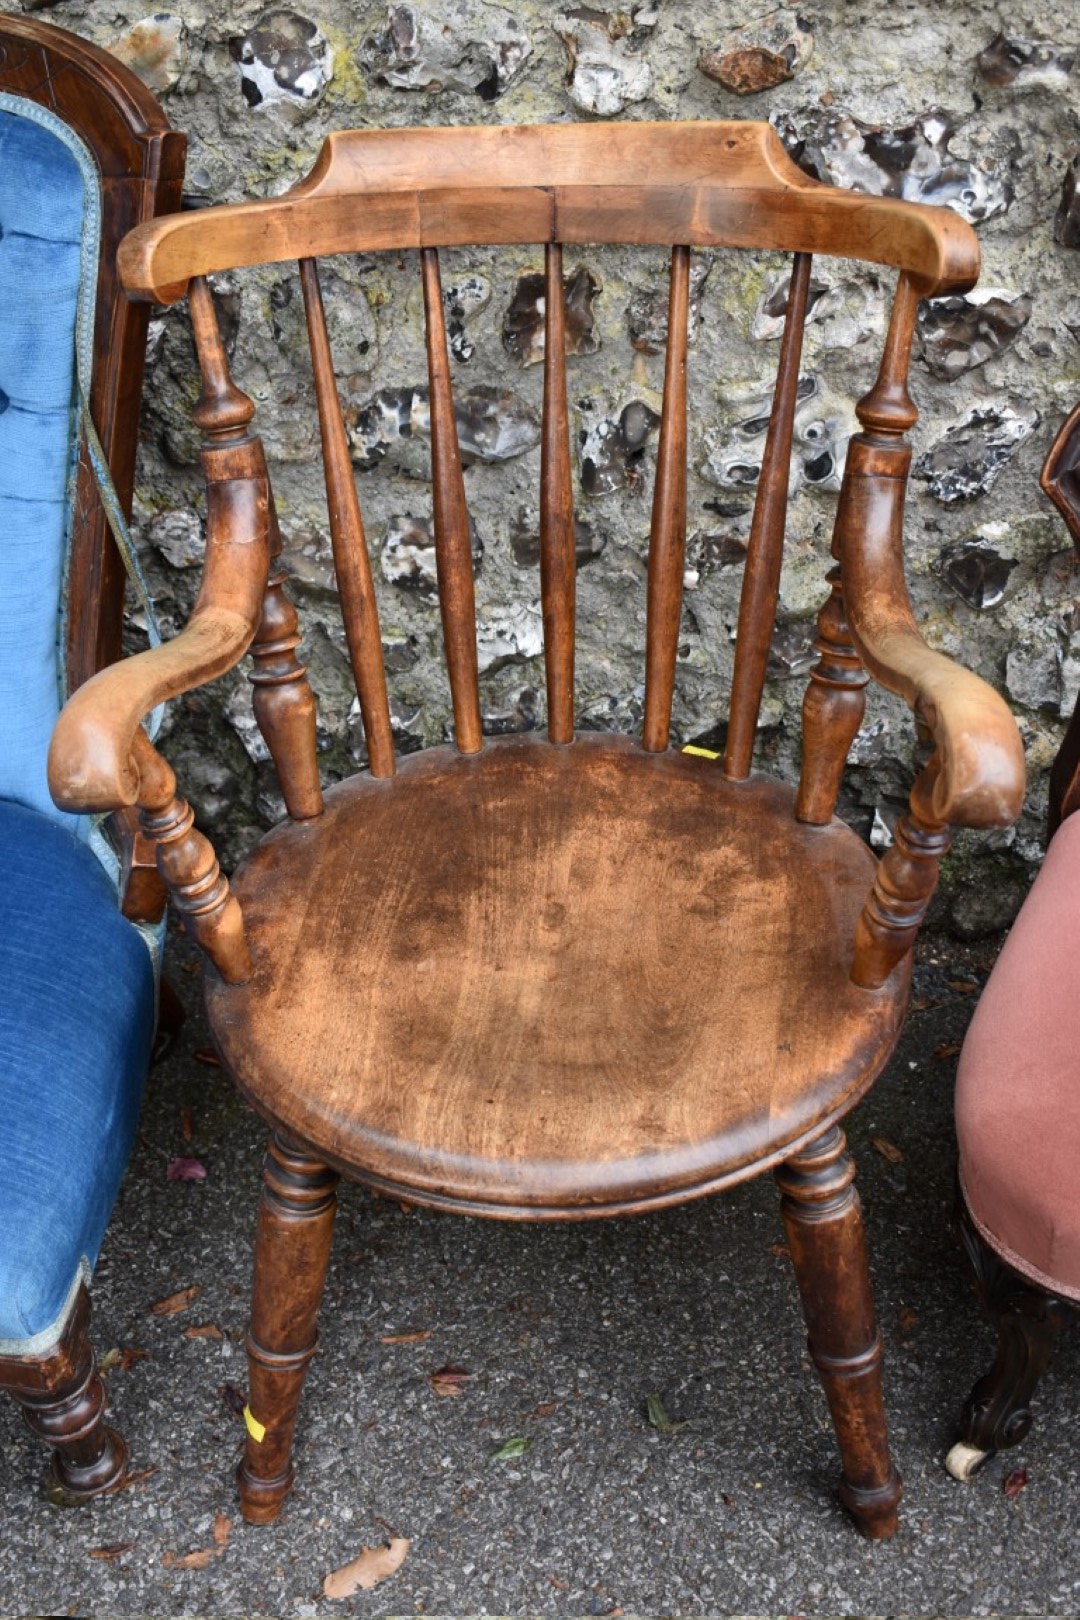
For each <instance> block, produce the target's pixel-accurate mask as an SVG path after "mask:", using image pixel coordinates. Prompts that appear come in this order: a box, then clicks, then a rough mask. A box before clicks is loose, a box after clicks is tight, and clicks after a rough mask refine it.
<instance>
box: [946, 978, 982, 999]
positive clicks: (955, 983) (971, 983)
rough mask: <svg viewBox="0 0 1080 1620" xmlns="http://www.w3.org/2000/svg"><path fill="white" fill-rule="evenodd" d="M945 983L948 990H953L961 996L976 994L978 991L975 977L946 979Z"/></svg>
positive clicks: (977, 982)
mask: <svg viewBox="0 0 1080 1620" xmlns="http://www.w3.org/2000/svg"><path fill="white" fill-rule="evenodd" d="M945 983H946V984H947V985H948V987H949V989H950V990H955V991H957V992H958V993H959V994H960V995H962V996H977V995H978V993H979V981H978V980H977V979H946V980H945Z"/></svg>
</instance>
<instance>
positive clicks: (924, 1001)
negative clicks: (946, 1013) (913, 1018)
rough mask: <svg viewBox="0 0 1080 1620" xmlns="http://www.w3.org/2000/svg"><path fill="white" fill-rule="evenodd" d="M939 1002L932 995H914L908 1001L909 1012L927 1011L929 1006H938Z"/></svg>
mask: <svg viewBox="0 0 1080 1620" xmlns="http://www.w3.org/2000/svg"><path fill="white" fill-rule="evenodd" d="M940 1006H941V1002H940V1001H938V1000H937V999H936V998H935V997H934V996H915V998H914V999H913V1000H912V1001H910V1002H909V1003H908V1010H909V1012H929V1011H930V1009H931V1007H940Z"/></svg>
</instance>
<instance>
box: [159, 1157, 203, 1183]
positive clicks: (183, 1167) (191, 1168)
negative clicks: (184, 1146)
mask: <svg viewBox="0 0 1080 1620" xmlns="http://www.w3.org/2000/svg"><path fill="white" fill-rule="evenodd" d="M165 1180H166V1181H205V1180H206V1166H205V1164H203V1162H202V1160H201V1159H170V1160H169V1165H168V1169H167V1170H166V1171H165Z"/></svg>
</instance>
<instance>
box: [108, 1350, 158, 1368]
mask: <svg viewBox="0 0 1080 1620" xmlns="http://www.w3.org/2000/svg"><path fill="white" fill-rule="evenodd" d="M149 1354H150V1352H149V1350H134V1349H131V1348H128V1349H124V1350H121V1349H119V1348H115V1349H112V1350H106V1352H105V1354H104V1355H103V1356H102V1358H101V1361H100V1362H99V1363H98V1371H99V1372H103V1373H107V1372H112V1370H113V1368H114V1367H119V1369H120V1371H121V1372H130V1371H131V1369H132V1367H134V1365H135V1363H136V1362H137V1361H145V1360H146V1359H147V1357H148V1356H149Z"/></svg>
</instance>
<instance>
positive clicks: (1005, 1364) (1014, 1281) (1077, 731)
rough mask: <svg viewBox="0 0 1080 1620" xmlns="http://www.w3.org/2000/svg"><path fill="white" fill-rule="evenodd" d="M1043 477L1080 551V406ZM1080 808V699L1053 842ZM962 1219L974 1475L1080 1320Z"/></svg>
mask: <svg viewBox="0 0 1080 1620" xmlns="http://www.w3.org/2000/svg"><path fill="white" fill-rule="evenodd" d="M1040 483H1041V485H1042V488H1043V492H1044V493H1045V494H1046V495H1048V496H1049V498H1050V500H1051V501H1053V503H1054V505H1055V506H1056V507H1057V509H1058V511H1059V512H1060V513H1061V515H1062V517H1063V518H1064V519H1065V522H1066V525H1067V526H1068V529H1069V533H1070V534H1071V535H1072V539H1073V544H1074V545H1075V547H1076V549H1077V551H1078V552H1080V405H1077V406H1076V407H1075V409H1074V410H1073V411H1072V413H1071V415H1070V416H1069V417H1068V418H1067V420H1066V421H1065V422H1064V423H1063V424H1062V426H1061V428H1060V429H1059V431H1058V434H1057V437H1056V438H1055V440H1054V442H1053V444H1052V445H1051V446H1050V451H1049V453H1048V455H1047V457H1046V460H1045V462H1044V463H1043V469H1042V476H1041V479H1040ZM1078 809H1080V703H1078V704H1077V706H1076V708H1075V710H1074V711H1073V716H1072V719H1071V720H1070V722H1069V725H1068V727H1067V729H1066V732H1065V736H1064V737H1063V739H1062V742H1061V747H1060V748H1059V749H1058V752H1057V756H1056V758H1055V760H1054V764H1053V766H1052V768H1051V771H1050V799H1049V804H1048V807H1047V818H1046V837H1047V842H1049V840H1050V839H1051V838H1052V837H1053V836H1054V834H1055V832H1056V831H1057V829H1058V828H1059V827H1060V826H1061V823H1062V822H1063V821H1064V820H1065V818H1066V816H1071V815H1074V814H1075V812H1076V811H1077V810H1078ZM957 1224H958V1227H959V1232H960V1238H961V1242H962V1243H963V1247H964V1253H965V1255H966V1257H967V1260H968V1263H969V1265H970V1267H971V1273H972V1278H973V1280H974V1284H975V1290H976V1293H977V1294H978V1297H979V1301H980V1303H981V1304H982V1306H983V1309H984V1310H985V1312H986V1314H987V1316H988V1317H989V1318H990V1321H991V1323H992V1324H993V1326H994V1328H995V1330H996V1332H997V1336H998V1344H997V1354H996V1356H995V1358H994V1363H993V1366H992V1367H991V1368H990V1370H989V1372H987V1373H985V1374H984V1375H983V1377H982V1378H980V1379H979V1380H978V1381H977V1383H976V1384H975V1386H974V1388H973V1389H972V1391H971V1394H970V1395H969V1396H968V1398H967V1401H966V1402H965V1405H964V1410H963V1414H962V1416H961V1420H960V1433H959V1436H958V1438H957V1440H956V1443H955V1444H954V1445H953V1447H952V1449H951V1450H950V1451H949V1454H948V1456H947V1458H946V1467H947V1468H948V1470H949V1472H950V1474H952V1475H953V1477H954V1478H956V1479H960V1480H968V1479H971V1478H972V1477H973V1476H974V1475H975V1474H976V1473H978V1471H979V1470H980V1469H981V1468H982V1467H983V1465H984V1464H985V1463H986V1462H987V1461H988V1459H989V1458H990V1457H992V1456H993V1455H994V1453H995V1452H998V1451H1003V1450H1005V1449H1007V1448H1008V1447H1009V1446H1015V1445H1019V1444H1020V1442H1021V1441H1022V1440H1023V1439H1025V1438H1026V1436H1027V1434H1028V1433H1029V1431H1030V1429H1031V1424H1032V1417H1033V1414H1032V1410H1031V1402H1032V1398H1033V1396H1034V1394H1035V1391H1036V1389H1037V1387H1038V1384H1039V1380H1040V1379H1041V1378H1042V1376H1043V1374H1044V1372H1045V1371H1046V1369H1047V1367H1048V1366H1049V1365H1050V1360H1051V1357H1052V1356H1053V1353H1054V1351H1055V1349H1056V1348H1057V1345H1058V1342H1059V1340H1060V1339H1061V1336H1062V1334H1063V1333H1064V1332H1065V1331H1066V1329H1068V1328H1070V1327H1071V1326H1072V1325H1073V1324H1074V1323H1075V1322H1076V1321H1077V1320H1080V1304H1078V1303H1077V1302H1076V1300H1075V1299H1070V1298H1067V1297H1066V1296H1064V1295H1062V1294H1055V1293H1054V1292H1053V1291H1052V1290H1050V1289H1047V1288H1040V1287H1039V1285H1038V1284H1037V1283H1035V1282H1033V1281H1032V1280H1031V1279H1030V1278H1029V1277H1025V1276H1024V1275H1023V1274H1022V1273H1021V1272H1019V1271H1017V1270H1015V1269H1014V1268H1013V1267H1012V1266H1010V1265H1009V1263H1008V1262H1007V1261H1006V1260H1004V1259H1003V1258H1002V1256H1001V1255H1000V1254H998V1252H997V1250H996V1249H993V1248H991V1246H990V1244H989V1243H988V1242H987V1241H986V1239H985V1238H984V1237H983V1235H982V1233H981V1232H980V1230H979V1228H978V1227H977V1226H976V1224H975V1222H974V1221H973V1220H972V1218H971V1214H970V1212H969V1211H968V1208H967V1205H966V1203H965V1202H964V1196H963V1193H962V1191H960V1189H959V1188H958V1189H957Z"/></svg>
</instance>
